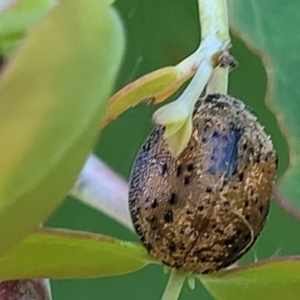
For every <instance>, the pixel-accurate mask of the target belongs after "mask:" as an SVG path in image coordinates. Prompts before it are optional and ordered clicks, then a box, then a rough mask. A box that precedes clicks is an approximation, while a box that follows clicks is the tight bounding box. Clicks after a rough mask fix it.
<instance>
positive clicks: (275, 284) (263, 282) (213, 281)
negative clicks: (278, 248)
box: [200, 256, 300, 300]
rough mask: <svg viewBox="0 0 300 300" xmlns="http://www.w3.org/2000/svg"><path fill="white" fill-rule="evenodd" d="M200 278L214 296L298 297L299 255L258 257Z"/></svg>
mask: <svg viewBox="0 0 300 300" xmlns="http://www.w3.org/2000/svg"><path fill="white" fill-rule="evenodd" d="M200 280H201V281H202V283H203V284H204V286H205V287H206V288H207V289H208V291H209V292H210V293H211V294H212V295H213V296H214V297H215V298H216V299H217V300H240V299H243V300H257V299H272V300H282V299H288V300H298V299H299V295H300V284H299V282H300V257H299V256H296V257H285V258H277V259H272V260H266V261H261V262H259V263H256V264H253V265H248V266H246V267H239V268H236V269H232V270H229V271H225V272H223V273H222V272H221V273H220V275H214V276H208V275H206V276H201V277H200Z"/></svg>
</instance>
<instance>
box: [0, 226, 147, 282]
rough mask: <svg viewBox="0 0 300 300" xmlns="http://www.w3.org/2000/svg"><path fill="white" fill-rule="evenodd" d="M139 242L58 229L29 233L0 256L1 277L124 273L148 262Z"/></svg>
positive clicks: (89, 276)
mask: <svg viewBox="0 0 300 300" xmlns="http://www.w3.org/2000/svg"><path fill="white" fill-rule="evenodd" d="M146 259H147V251H146V250H145V248H144V247H143V246H141V245H139V244H135V243H131V242H124V241H120V240H117V239H113V238H111V237H106V236H103V235H97V234H92V233H83V232H75V231H67V230H57V229H41V230H38V231H37V232H35V233H32V234H30V235H29V236H27V237H26V238H25V239H24V240H22V241H21V242H20V243H19V244H18V245H16V246H15V247H14V248H12V249H11V250H9V251H8V252H6V253H5V254H4V255H3V256H1V257H0V279H1V280H9V279H19V278H20V279H22V278H51V279H61V278H93V277H104V276H114V275H121V274H125V273H130V272H134V271H137V270H139V269H141V268H143V267H144V266H145V265H147V264H148V263H149V262H148V261H147V260H146Z"/></svg>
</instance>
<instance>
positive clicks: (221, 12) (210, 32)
mask: <svg viewBox="0 0 300 300" xmlns="http://www.w3.org/2000/svg"><path fill="white" fill-rule="evenodd" d="M198 3H199V14H200V23H201V32H202V39H203V38H206V37H209V36H211V37H213V36H214V37H216V38H217V39H219V40H221V41H223V42H224V49H223V51H227V50H228V49H229V47H230V36H229V25H228V11H227V0H198ZM227 88H228V67H222V68H220V67H218V68H216V69H215V70H214V71H213V74H212V76H211V78H210V80H209V81H208V84H207V89H206V93H207V94H212V93H221V94H226V93H227Z"/></svg>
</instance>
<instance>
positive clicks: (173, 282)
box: [161, 269, 186, 300]
mask: <svg viewBox="0 0 300 300" xmlns="http://www.w3.org/2000/svg"><path fill="white" fill-rule="evenodd" d="M185 278H186V275H185V274H184V273H181V272H179V271H177V270H175V269H172V271H171V274H170V278H169V281H168V284H167V286H166V289H165V291H164V294H163V296H162V298H161V300H177V299H178V298H179V295H180V292H181V289H182V286H183V283H184V280H185Z"/></svg>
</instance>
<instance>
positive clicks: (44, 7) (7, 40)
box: [0, 0, 57, 56]
mask: <svg viewBox="0 0 300 300" xmlns="http://www.w3.org/2000/svg"><path fill="white" fill-rule="evenodd" d="M56 2H57V1H56V0H20V1H17V3H16V4H13V5H12V6H11V7H9V9H7V10H5V11H4V12H2V13H1V14H0V54H1V55H4V56H8V55H9V54H10V53H11V52H12V51H13V50H14V49H15V48H16V46H17V45H18V44H19V43H20V41H21V40H22V38H23V37H24V35H25V34H26V32H27V30H28V29H29V28H30V27H31V26H32V25H33V24H35V23H36V22H38V21H40V20H41V19H42V18H43V17H44V16H45V15H46V13H48V12H49V11H50V9H51V8H52V7H53V6H54V5H55V3H56Z"/></svg>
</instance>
